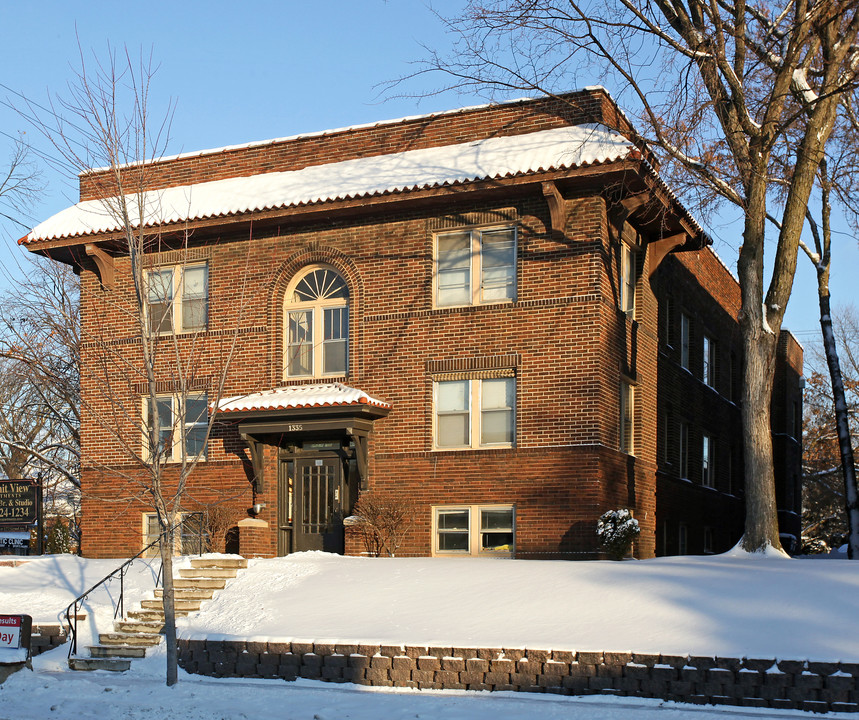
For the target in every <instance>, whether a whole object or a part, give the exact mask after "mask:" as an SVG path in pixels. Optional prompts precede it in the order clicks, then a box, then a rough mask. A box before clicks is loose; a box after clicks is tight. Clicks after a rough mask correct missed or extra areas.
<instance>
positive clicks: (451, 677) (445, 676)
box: [433, 670, 459, 688]
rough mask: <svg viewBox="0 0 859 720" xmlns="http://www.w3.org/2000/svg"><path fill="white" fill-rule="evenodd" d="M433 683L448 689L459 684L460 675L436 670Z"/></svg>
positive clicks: (451, 671)
mask: <svg viewBox="0 0 859 720" xmlns="http://www.w3.org/2000/svg"><path fill="white" fill-rule="evenodd" d="M433 682H435V683H438V685H439V686H440V687H442V688H447V687H449V686H450V685H453V684H455V683H459V673H458V672H454V671H453V670H436V671H435V672H434V673H433Z"/></svg>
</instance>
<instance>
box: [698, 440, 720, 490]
mask: <svg viewBox="0 0 859 720" xmlns="http://www.w3.org/2000/svg"><path fill="white" fill-rule="evenodd" d="M701 484H702V485H703V486H704V487H708V488H712V487H716V483H715V477H714V474H713V436H712V435H710V434H709V433H704V434H703V435H702V436H701Z"/></svg>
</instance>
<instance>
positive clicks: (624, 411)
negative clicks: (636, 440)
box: [619, 380, 635, 455]
mask: <svg viewBox="0 0 859 720" xmlns="http://www.w3.org/2000/svg"><path fill="white" fill-rule="evenodd" d="M633 393H634V391H633V387H632V384H631V383H628V382H627V381H626V380H621V382H620V428H619V429H620V450H621V452H625V453H626V454H627V455H632V454H633V452H634V450H635V446H634V444H633V440H632V439H633V429H634V424H633V410H634V408H633Z"/></svg>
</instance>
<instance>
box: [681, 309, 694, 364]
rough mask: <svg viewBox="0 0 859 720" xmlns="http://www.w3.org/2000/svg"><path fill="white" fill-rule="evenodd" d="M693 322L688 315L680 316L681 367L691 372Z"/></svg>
mask: <svg viewBox="0 0 859 720" xmlns="http://www.w3.org/2000/svg"><path fill="white" fill-rule="evenodd" d="M691 329H692V320H691V318H690V317H689V316H688V315H687V314H686V313H681V314H680V366H681V367H683V368H685V369H686V370H689V369H690V368H689V354H690V343H691Z"/></svg>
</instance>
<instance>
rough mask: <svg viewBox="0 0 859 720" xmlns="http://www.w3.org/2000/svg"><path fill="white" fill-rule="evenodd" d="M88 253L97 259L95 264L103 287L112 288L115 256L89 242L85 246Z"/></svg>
mask: <svg viewBox="0 0 859 720" xmlns="http://www.w3.org/2000/svg"><path fill="white" fill-rule="evenodd" d="M84 249H85V250H86V254H87V255H89V256H90V257H91V258H92V259H93V260H95V266H96V268H98V278H99V280H101V285H102V287H105V288H112V287H113V282H114V265H113V257H112V256H110V255H108V254H107V253H106V252H105V251H104V250H102V249H101V248H100V247H98V245H93V244H92V243H87V244H86V246H85V248H84Z"/></svg>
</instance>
